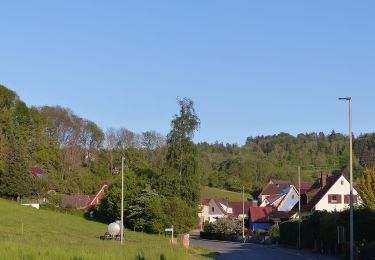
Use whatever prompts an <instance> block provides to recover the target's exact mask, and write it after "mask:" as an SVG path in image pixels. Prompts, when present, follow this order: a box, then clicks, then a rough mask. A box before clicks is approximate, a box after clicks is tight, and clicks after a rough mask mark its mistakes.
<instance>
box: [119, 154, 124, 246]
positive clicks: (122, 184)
mask: <svg viewBox="0 0 375 260" xmlns="http://www.w3.org/2000/svg"><path fill="white" fill-rule="evenodd" d="M124 161H125V158H124V157H122V158H121V226H120V230H121V234H120V238H121V239H120V241H121V245H122V244H124Z"/></svg>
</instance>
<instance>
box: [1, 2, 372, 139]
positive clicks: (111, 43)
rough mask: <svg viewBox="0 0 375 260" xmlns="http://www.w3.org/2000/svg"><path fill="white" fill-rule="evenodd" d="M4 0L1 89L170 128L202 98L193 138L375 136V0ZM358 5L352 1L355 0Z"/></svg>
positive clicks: (142, 126)
mask: <svg viewBox="0 0 375 260" xmlns="http://www.w3.org/2000/svg"><path fill="white" fill-rule="evenodd" d="M7 2H8V3H4V1H3V2H2V3H1V4H0V10H1V15H0V24H1V26H0V36H1V40H0V58H1V62H0V84H3V85H5V86H7V87H9V88H11V89H13V90H15V91H16V92H17V93H18V95H19V96H20V97H21V98H22V99H23V100H24V101H26V103H27V104H28V105H36V106H41V105H56V104H59V105H61V106H64V107H69V108H71V109H72V110H73V111H74V112H75V113H77V114H78V115H80V116H82V117H85V118H88V119H90V120H92V121H94V122H96V123H97V124H98V125H99V126H101V127H102V128H103V129H106V128H108V127H111V126H112V127H120V126H123V127H126V128H128V129H130V130H133V131H135V132H142V131H146V130H150V129H152V130H156V131H158V132H161V133H162V134H166V133H167V132H168V131H169V129H170V120H171V118H172V116H173V114H174V113H177V112H178V107H177V103H176V97H177V96H179V97H184V96H187V97H190V98H191V99H193V100H194V101H195V105H196V110H197V113H198V115H199V116H200V118H201V121H202V124H201V128H200V130H199V132H198V133H197V134H196V136H195V141H208V142H214V141H216V140H218V141H219V142H224V143H226V142H230V143H238V144H243V143H244V142H245V139H246V137H247V136H250V135H252V136H255V135H260V134H274V133H279V132H288V133H291V134H298V133H300V132H311V131H323V132H326V133H329V132H330V131H331V130H332V129H334V130H336V131H339V132H345V133H346V132H347V106H346V104H345V103H343V102H339V101H338V100H337V97H339V96H347V95H351V96H352V97H353V109H354V111H353V120H354V121H353V131H354V133H355V134H356V135H357V134H360V133H364V132H373V131H374V129H375V120H374V112H375V108H374V96H375V90H374V89H375V78H374V77H375V15H374V13H375V1H373V0H369V1H341V0H340V1H338V0H337V1H334V0H330V1H327V0H321V1H318V0H315V1H300V0H295V1H280V0H275V1H249V0H244V1H224V0H223V1H218V0H195V1H192V0H189V1H172V0H171V1H151V0H150V1H142V0H136V1H92V0H90V1H82V0H80V1H37V0H35V1H7ZM349 2H351V3H349Z"/></svg>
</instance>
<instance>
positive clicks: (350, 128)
mask: <svg viewBox="0 0 375 260" xmlns="http://www.w3.org/2000/svg"><path fill="white" fill-rule="evenodd" d="M339 100H346V101H349V146H350V147H349V148H350V159H349V161H350V162H349V168H350V201H349V204H350V260H353V257H354V254H353V253H354V229H353V145H352V142H353V141H352V98H351V97H342V98H339Z"/></svg>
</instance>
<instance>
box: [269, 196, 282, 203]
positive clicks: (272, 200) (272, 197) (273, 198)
mask: <svg viewBox="0 0 375 260" xmlns="http://www.w3.org/2000/svg"><path fill="white" fill-rule="evenodd" d="M279 197H280V194H277V195H270V196H269V197H268V198H267V200H268V202H269V203H273V202H275V201H276V200H277V199H278V198H279Z"/></svg>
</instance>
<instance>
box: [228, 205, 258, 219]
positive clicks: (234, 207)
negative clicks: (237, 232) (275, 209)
mask: <svg viewBox="0 0 375 260" xmlns="http://www.w3.org/2000/svg"><path fill="white" fill-rule="evenodd" d="M253 206H254V203H253V202H252V201H245V202H244V208H245V214H246V213H247V212H248V210H249V208H251V207H253ZM229 207H231V208H232V212H233V213H232V214H233V215H234V216H235V217H238V216H239V215H242V209H243V208H242V201H230V202H229Z"/></svg>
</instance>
